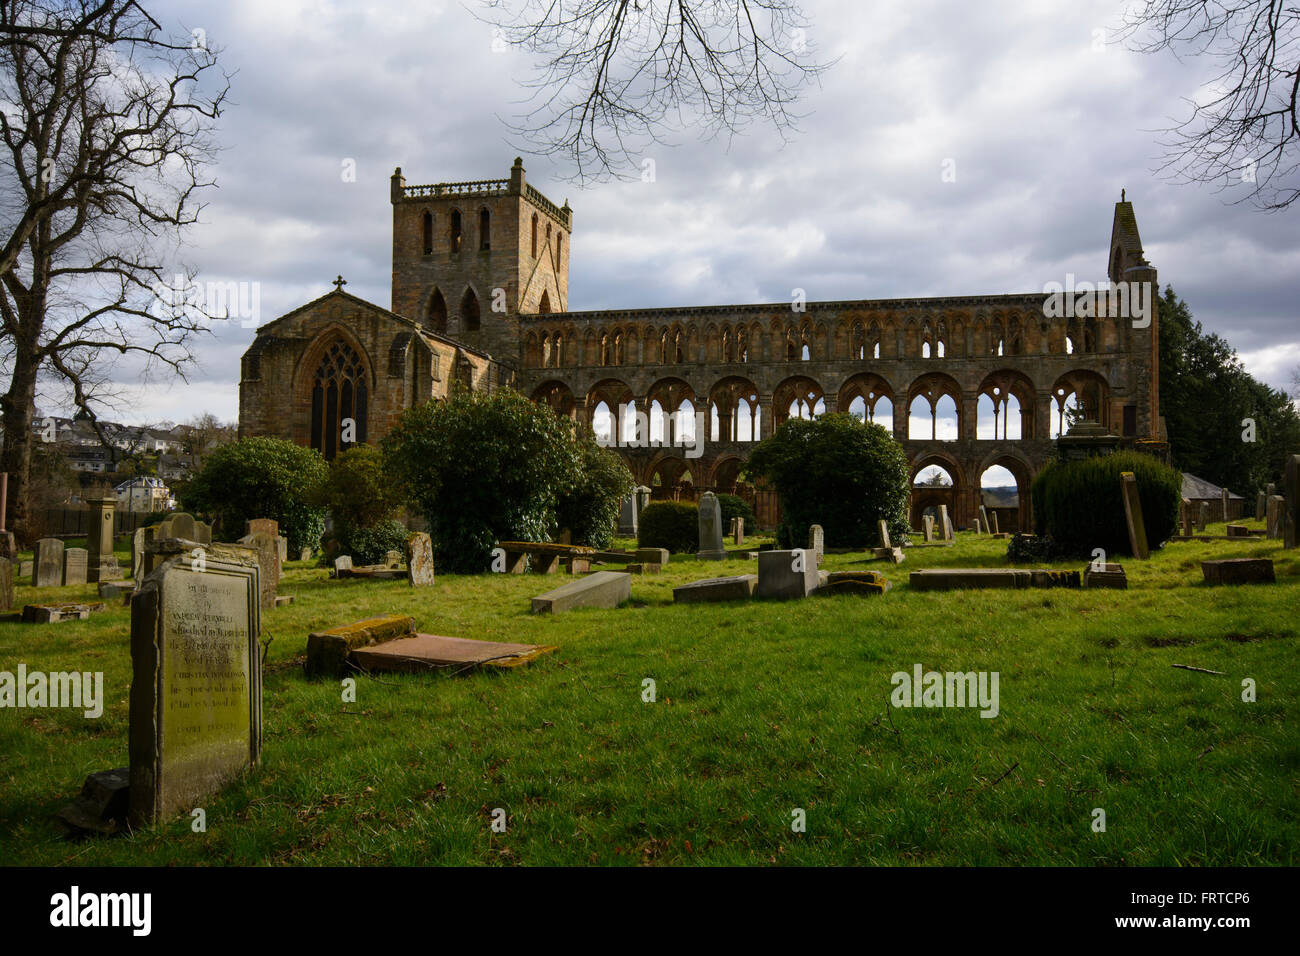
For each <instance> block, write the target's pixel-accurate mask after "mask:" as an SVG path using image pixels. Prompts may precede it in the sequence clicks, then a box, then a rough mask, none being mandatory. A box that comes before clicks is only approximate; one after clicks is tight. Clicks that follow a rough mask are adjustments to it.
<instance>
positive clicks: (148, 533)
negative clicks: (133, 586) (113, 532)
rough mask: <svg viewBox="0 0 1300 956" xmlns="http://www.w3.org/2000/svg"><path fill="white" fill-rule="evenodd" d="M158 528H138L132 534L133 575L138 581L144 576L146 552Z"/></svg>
mask: <svg viewBox="0 0 1300 956" xmlns="http://www.w3.org/2000/svg"><path fill="white" fill-rule="evenodd" d="M156 530H157V529H156V528H154V527H152V526H150V527H148V528H136V529H135V534H133V535H131V577H133V578H135V579H136V580H137V581H139V580H140V579H141V578H142V577H144V552H145V549H146V548H147V547H148V546H149V545H150V544H151V543H152V542H153V536H154V532H155V531H156Z"/></svg>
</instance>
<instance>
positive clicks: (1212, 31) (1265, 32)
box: [1121, 0, 1300, 210]
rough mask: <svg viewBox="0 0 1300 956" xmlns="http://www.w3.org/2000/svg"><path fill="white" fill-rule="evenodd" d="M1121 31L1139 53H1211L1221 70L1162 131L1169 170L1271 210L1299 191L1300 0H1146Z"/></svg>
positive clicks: (1181, 178)
mask: <svg viewBox="0 0 1300 956" xmlns="http://www.w3.org/2000/svg"><path fill="white" fill-rule="evenodd" d="M1121 37H1122V38H1123V39H1125V40H1128V41H1130V42H1131V44H1132V46H1133V48H1134V49H1136V50H1138V51H1140V52H1142V53H1155V52H1158V51H1162V50H1169V51H1172V52H1174V53H1175V55H1178V54H1189V55H1192V56H1204V57H1207V58H1208V59H1210V60H1211V61H1213V62H1214V63H1215V64H1216V66H1215V69H1216V71H1217V72H1216V73H1215V74H1214V76H1213V77H1212V78H1211V79H1210V80H1209V82H1208V83H1207V84H1206V86H1205V88H1204V90H1203V92H1202V94H1201V95H1200V96H1199V97H1196V98H1190V97H1189V98H1188V99H1187V103H1188V107H1189V109H1190V114H1189V115H1188V116H1187V118H1186V119H1185V120H1183V121H1182V122H1180V123H1178V124H1177V125H1176V126H1173V127H1171V128H1169V129H1166V130H1164V131H1163V132H1164V133H1165V134H1166V139H1165V141H1164V142H1163V143H1162V145H1163V146H1164V147H1165V149H1166V153H1165V156H1164V159H1163V162H1162V164H1161V166H1160V169H1161V171H1162V172H1164V173H1165V174H1167V175H1168V176H1169V177H1170V178H1171V179H1173V180H1174V181H1176V182H1183V183H1206V184H1215V185H1217V186H1218V187H1219V190H1220V191H1222V190H1231V191H1233V192H1240V193H1241V195H1240V197H1239V198H1237V199H1236V200H1234V202H1242V201H1244V200H1247V199H1249V200H1251V201H1253V202H1254V203H1256V204H1257V205H1259V206H1260V207H1262V208H1264V209H1270V210H1276V209H1284V208H1286V207H1287V206H1290V205H1291V204H1292V203H1293V202H1295V201H1296V199H1297V198H1300V182H1298V181H1297V171H1298V168H1300V126H1298V125H1297V99H1300V7H1297V6H1296V4H1295V0H1146V2H1145V3H1143V4H1142V6H1141V7H1140V8H1138V9H1136V10H1133V11H1130V12H1129V13H1128V14H1127V15H1126V16H1125V21H1124V27H1123V29H1122V30H1121Z"/></svg>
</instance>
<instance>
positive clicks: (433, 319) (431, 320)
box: [425, 289, 447, 332]
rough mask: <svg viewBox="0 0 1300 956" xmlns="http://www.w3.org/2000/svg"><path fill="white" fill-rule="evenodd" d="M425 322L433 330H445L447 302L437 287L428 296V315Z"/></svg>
mask: <svg viewBox="0 0 1300 956" xmlns="http://www.w3.org/2000/svg"><path fill="white" fill-rule="evenodd" d="M425 324H426V325H427V326H428V327H429V328H431V329H433V331H435V332H446V331H447V302H446V300H445V299H443V297H442V293H441V292H440V291H438V290H437V289H434V290H433V295H432V296H430V297H429V315H428V318H427V319H426V320H425Z"/></svg>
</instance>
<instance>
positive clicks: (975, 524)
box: [971, 518, 983, 534]
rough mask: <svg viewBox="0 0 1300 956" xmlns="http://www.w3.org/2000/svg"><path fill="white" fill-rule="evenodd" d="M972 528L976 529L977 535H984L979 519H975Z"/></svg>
mask: <svg viewBox="0 0 1300 956" xmlns="http://www.w3.org/2000/svg"><path fill="white" fill-rule="evenodd" d="M971 527H973V528H974V529H975V533H976V534H982V533H983V532H982V531H980V519H979V518H975V519H974V520H973V521H972V522H971Z"/></svg>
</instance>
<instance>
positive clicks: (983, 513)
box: [979, 505, 993, 531]
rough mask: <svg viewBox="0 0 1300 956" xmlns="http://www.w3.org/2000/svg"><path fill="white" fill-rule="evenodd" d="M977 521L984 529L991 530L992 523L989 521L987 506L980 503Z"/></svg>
mask: <svg viewBox="0 0 1300 956" xmlns="http://www.w3.org/2000/svg"><path fill="white" fill-rule="evenodd" d="M979 523H980V524H982V525H983V526H984V530H985V531H992V530H993V525H992V524H991V523H990V522H989V510H988V508H986V507H984V505H980V519H979Z"/></svg>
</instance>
